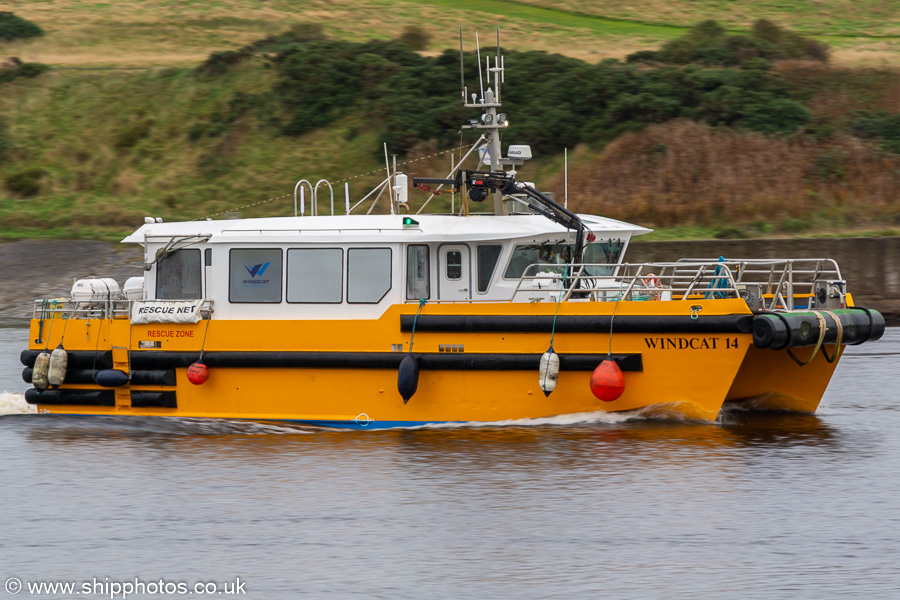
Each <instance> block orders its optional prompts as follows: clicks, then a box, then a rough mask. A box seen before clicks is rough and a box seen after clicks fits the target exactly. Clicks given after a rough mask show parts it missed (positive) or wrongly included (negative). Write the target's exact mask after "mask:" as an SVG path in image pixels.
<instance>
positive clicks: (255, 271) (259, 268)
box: [243, 263, 271, 286]
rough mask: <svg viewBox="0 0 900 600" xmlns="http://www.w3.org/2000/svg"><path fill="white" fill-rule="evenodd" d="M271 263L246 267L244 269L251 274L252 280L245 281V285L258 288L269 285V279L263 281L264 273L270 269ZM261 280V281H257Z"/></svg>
mask: <svg viewBox="0 0 900 600" xmlns="http://www.w3.org/2000/svg"><path fill="white" fill-rule="evenodd" d="M270 264H271V263H260V264H258V265H253V266H252V267H251V266H250V265H244V268H245V269H247V272H248V273H250V279H244V281H243V283H244V285H250V286H253V285H256V286H260V285H262V286H266V285H269V280H268V279H262V276H263V273H265V272H266V269H268V268H269V265H270ZM257 278H259V279H257Z"/></svg>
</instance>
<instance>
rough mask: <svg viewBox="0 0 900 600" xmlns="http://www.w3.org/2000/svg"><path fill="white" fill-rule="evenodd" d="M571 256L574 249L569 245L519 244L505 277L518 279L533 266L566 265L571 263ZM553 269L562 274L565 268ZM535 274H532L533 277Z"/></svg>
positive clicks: (510, 260)
mask: <svg viewBox="0 0 900 600" xmlns="http://www.w3.org/2000/svg"><path fill="white" fill-rule="evenodd" d="M571 256H572V247H571V246H569V245H568V244H550V243H547V244H519V245H517V246H516V248H515V250H513V253H512V256H511V257H510V259H509V264H508V265H507V267H506V273H504V274H503V276H504V277H506V278H507V279H518V278H519V277H521V276H522V274H523V273H525V269H527V268H528V267H529V266H531V265H536V264H551V265H565V264H566V263H569V262H571ZM551 269H552V270H554V271H558V272H559V273H560V274H562V273H563V271H564V270H565V267H551ZM533 274H534V273H533V272H532V273H531V275H533Z"/></svg>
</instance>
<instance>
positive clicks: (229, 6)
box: [3, 0, 900, 66]
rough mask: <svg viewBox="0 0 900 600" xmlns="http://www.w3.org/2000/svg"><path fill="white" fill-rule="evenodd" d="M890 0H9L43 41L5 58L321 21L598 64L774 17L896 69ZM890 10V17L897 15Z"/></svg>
mask: <svg viewBox="0 0 900 600" xmlns="http://www.w3.org/2000/svg"><path fill="white" fill-rule="evenodd" d="M895 4H896V3H892V2H889V1H888V0H876V1H874V2H866V3H858V2H852V1H851V0H830V1H829V2H828V3H817V2H814V1H813V0H798V1H797V2H791V3H787V2H781V1H780V0H753V1H749V2H740V3H738V2H724V1H721V0H692V2H676V1H674V0H644V1H643V2H640V3H635V2H632V1H630V0H629V1H627V2H626V1H625V0H606V1H604V2H603V3H596V2H593V1H592V0H419V1H415V2H412V1H399V0H390V1H386V0H307V1H305V2H303V3H296V2H293V1H291V0H268V1H266V2H260V1H259V0H217V1H213V2H208V3H203V2H179V1H164V0H157V1H155V2H153V3H152V4H150V5H148V4H147V3H145V2H141V1H138V0H121V1H119V2H116V3H91V2H83V1H77V0H45V1H43V2H30V1H26V0H13V1H11V2H7V3H6V4H5V7H4V10H12V11H14V12H16V13H17V14H19V15H21V16H23V17H25V18H28V19H30V20H32V21H34V22H35V23H37V24H39V25H41V26H42V27H44V29H45V30H46V32H47V34H46V35H45V36H43V37H42V38H38V39H34V40H28V41H22V42H16V43H13V44H7V45H5V46H4V48H3V50H4V54H5V55H6V56H19V57H20V58H22V59H23V60H27V61H31V62H44V63H48V64H54V65H76V66H86V65H91V66H98V65H99V66H145V65H155V66H163V65H166V66H168V65H180V66H187V65H193V64H197V63H198V62H199V61H201V60H202V59H203V57H205V56H206V55H208V54H209V53H211V52H213V51H216V50H229V49H235V48H239V47H241V46H243V45H245V44H247V43H249V42H251V41H253V40H256V39H259V38H262V37H264V36H266V35H270V34H273V33H276V32H279V31H282V30H284V29H286V28H287V27H289V26H290V25H293V24H298V23H321V24H322V25H323V26H324V28H325V31H326V32H327V33H328V34H329V35H330V36H332V37H336V38H339V39H347V40H354V41H358V40H361V39H362V40H364V39H372V38H374V39H388V38H394V37H396V36H397V35H398V34H399V33H400V32H401V31H402V30H403V28H404V27H406V26H410V25H415V26H418V27H421V28H423V29H425V30H426V31H427V32H428V33H429V34H430V35H431V43H430V45H429V48H428V49H429V50H430V51H440V50H443V49H446V48H456V47H457V44H458V40H457V32H458V27H459V25H463V26H464V28H465V30H466V44H467V45H468V46H471V45H472V44H473V42H474V39H473V38H474V35H473V33H474V30H475V29H478V30H479V31H480V32H481V34H482V43H483V44H484V45H485V46H489V45H490V44H491V43H493V40H494V38H493V32H494V28H495V27H496V26H500V27H501V29H502V31H503V36H502V43H503V45H504V47H507V48H512V49H518V50H534V49H539V50H545V51H548V52H559V53H563V54H566V55H569V56H573V57H576V58H582V59H586V60H591V61H598V60H601V59H604V58H623V57H624V56H625V55H627V54H629V53H631V52H634V51H637V50H642V49H649V48H651V47H655V46H658V45H660V43H662V42H665V41H667V40H670V39H673V38H675V37H678V36H680V35H681V34H683V33H684V31H685V30H686V29H687V28H689V27H691V26H693V25H695V24H696V23H698V22H699V21H702V20H704V19H709V18H713V19H717V20H719V21H720V22H722V23H723V24H724V25H725V26H726V27H727V28H728V29H730V30H732V31H735V32H740V31H746V30H748V28H749V27H750V26H751V25H752V23H753V21H754V20H756V19H758V18H769V19H772V20H773V21H775V22H777V23H778V24H780V25H784V26H787V27H790V28H792V29H795V30H797V31H800V32H803V33H807V34H815V35H818V36H820V38H821V39H822V40H823V41H826V42H828V43H830V44H834V45H835V46H836V48H837V49H838V52H836V53H835V61H836V62H838V63H841V64H882V63H884V62H887V64H900V60H898V59H897V56H896V55H897V54H898V47H900V24H898V23H900V18H897V17H898V14H897V9H896V8H895ZM892 10H893V12H891V11H892Z"/></svg>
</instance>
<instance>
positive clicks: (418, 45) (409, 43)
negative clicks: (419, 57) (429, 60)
mask: <svg viewBox="0 0 900 600" xmlns="http://www.w3.org/2000/svg"><path fill="white" fill-rule="evenodd" d="M430 41H431V36H430V35H428V33H427V32H426V31H425V30H424V29H422V28H421V27H416V26H414V25H410V26H408V27H404V28H403V33H401V34H400V43H401V44H404V45H405V46H406V47H407V48H409V49H410V50H424V49H425V48H427V47H428V42H430Z"/></svg>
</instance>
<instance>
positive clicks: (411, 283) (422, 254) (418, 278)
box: [406, 244, 431, 300]
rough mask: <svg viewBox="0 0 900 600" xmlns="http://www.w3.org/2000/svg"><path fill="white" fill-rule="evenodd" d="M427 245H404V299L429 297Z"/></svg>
mask: <svg viewBox="0 0 900 600" xmlns="http://www.w3.org/2000/svg"><path fill="white" fill-rule="evenodd" d="M428 254H429V253H428V246H424V245H418V244H416V245H410V246H407V247H406V299H407V300H420V299H422V298H430V297H431V295H430V291H431V290H430V288H429V285H428V283H429V280H430V270H429V268H428V264H429V263H428Z"/></svg>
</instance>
